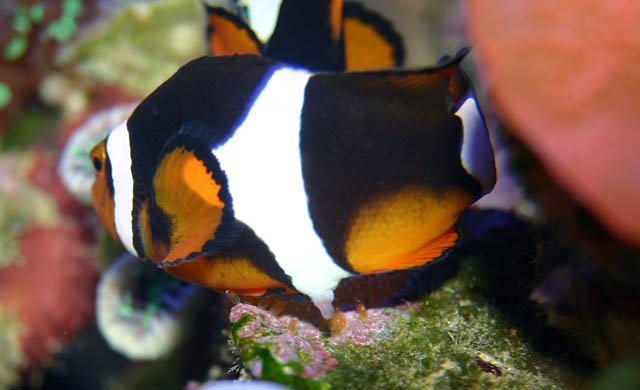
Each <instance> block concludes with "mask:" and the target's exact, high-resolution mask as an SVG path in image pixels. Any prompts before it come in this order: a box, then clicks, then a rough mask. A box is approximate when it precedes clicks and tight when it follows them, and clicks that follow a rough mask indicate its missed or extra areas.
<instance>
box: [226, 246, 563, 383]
mask: <svg viewBox="0 0 640 390" xmlns="http://www.w3.org/2000/svg"><path fill="white" fill-rule="evenodd" d="M490 273H491V271H490V269H489V270H488V269H487V268H486V267H485V266H484V264H483V263H482V262H479V261H477V259H474V258H472V257H469V258H466V259H464V260H463V261H462V263H461V264H460V269H459V271H458V273H457V274H456V275H455V276H454V277H453V278H451V279H449V280H447V281H445V282H444V283H443V284H442V285H441V286H439V287H438V288H437V289H435V290H433V291H432V292H431V293H430V294H428V295H427V296H426V297H424V298H423V299H422V300H421V301H419V302H415V303H412V304H409V305H407V306H406V307H405V306H399V307H395V308H389V309H386V310H385V311H386V312H387V313H389V314H392V315H393V316H394V321H392V323H390V325H389V334H388V337H385V338H380V339H378V340H377V341H375V342H373V343H371V344H368V345H355V344H347V345H331V344H330V343H329V339H328V338H325V337H318V338H317V339H315V340H317V341H320V342H322V343H323V344H324V345H325V348H327V349H328V350H329V352H330V353H331V357H332V358H334V359H336V360H337V362H338V364H336V365H335V366H334V368H333V370H331V371H329V372H327V373H326V375H325V376H324V377H323V378H321V379H319V380H316V381H314V382H311V383H306V382H304V381H303V380H304V379H306V378H303V377H301V376H300V372H298V370H296V369H295V367H287V365H286V364H282V363H279V362H278V361H277V360H275V358H274V357H273V356H272V355H271V352H270V347H271V346H270V345H265V344H260V343H254V342H252V341H248V340H245V339H241V338H239V337H238V334H237V332H238V330H239V329H240V328H242V327H243V326H244V325H246V324H247V323H248V322H249V321H250V320H251V319H253V317H252V316H249V315H244V316H242V317H241V318H240V320H239V321H237V322H236V323H233V324H232V325H231V333H232V338H233V340H234V341H235V342H236V343H237V344H238V346H239V347H240V348H238V349H237V350H236V351H239V352H240V358H241V361H242V362H243V364H244V365H245V367H247V369H248V367H250V365H251V364H250V363H251V362H252V359H260V360H261V362H262V364H263V372H262V373H261V375H260V378H261V379H266V380H271V381H274V382H278V383H281V384H284V385H288V386H291V387H293V388H296V389H317V388H322V389H329V388H334V389H342V388H351V389H390V390H394V389H398V390H400V389H403V390H405V389H408V390H413V389H415V390H417V389H420V390H423V389H463V388H473V389H498V388H510V389H531V388H536V389H564V388H567V385H566V384H565V383H564V382H563V381H564V379H565V378H564V377H563V374H561V373H562V372H563V369H564V368H563V367H562V366H561V364H560V363H559V362H557V361H556V360H554V359H553V358H552V357H550V356H546V355H542V354H540V353H538V352H536V351H535V348H534V344H533V343H532V340H531V338H530V337H529V335H527V334H526V332H523V331H521V330H520V329H519V328H517V327H516V325H515V324H514V323H513V321H512V320H511V318H509V317H507V316H506V315H505V314H504V312H503V311H502V310H501V309H500V308H499V307H497V306H496V305H495V303H493V302H492V301H491V299H490V298H488V297H487V296H486V295H483V294H481V293H480V292H479V291H480V290H482V288H484V287H487V286H489V285H490V283H489V282H488V280H487V277H488V276H489V275H490ZM257 332H260V330H258V331H257ZM301 355H303V354H299V356H301ZM287 368H289V372H287Z"/></svg>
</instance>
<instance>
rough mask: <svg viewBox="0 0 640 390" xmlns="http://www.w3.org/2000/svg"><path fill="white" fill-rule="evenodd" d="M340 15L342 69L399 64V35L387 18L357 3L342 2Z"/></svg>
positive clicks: (381, 67) (400, 40) (393, 66)
mask: <svg viewBox="0 0 640 390" xmlns="http://www.w3.org/2000/svg"><path fill="white" fill-rule="evenodd" d="M343 19H344V20H343V39H344V52H345V66H346V70H350V71H352V70H374V69H390V68H395V67H399V66H402V64H403V62H404V45H403V43H402V38H401V37H400V35H398V33H397V32H396V31H395V30H394V29H393V26H392V25H391V23H389V21H387V20H386V19H384V18H383V17H381V16H380V15H378V14H377V13H375V12H373V11H370V10H368V9H366V8H364V7H363V6H362V5H360V4H358V3H347V4H345V6H344V12H343Z"/></svg>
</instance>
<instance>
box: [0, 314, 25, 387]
mask: <svg viewBox="0 0 640 390" xmlns="http://www.w3.org/2000/svg"><path fill="white" fill-rule="evenodd" d="M23 331H24V330H23V326H22V324H21V323H20V320H19V319H18V318H17V316H16V315H15V314H14V313H11V312H9V311H7V310H4V309H3V308H2V307H0V351H2V354H0V389H7V388H9V386H10V385H11V384H13V383H15V382H16V381H17V379H18V377H19V375H20V372H21V371H22V370H23V369H24V367H25V366H26V363H27V362H26V359H25V356H24V353H23V352H22V347H21V345H20V338H21V336H22V333H23Z"/></svg>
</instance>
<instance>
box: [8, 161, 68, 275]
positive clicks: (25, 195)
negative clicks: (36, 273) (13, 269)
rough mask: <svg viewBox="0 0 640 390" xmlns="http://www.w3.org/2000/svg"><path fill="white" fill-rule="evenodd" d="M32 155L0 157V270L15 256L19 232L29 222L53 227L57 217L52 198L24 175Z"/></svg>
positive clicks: (29, 166)
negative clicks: (37, 188)
mask: <svg viewBox="0 0 640 390" xmlns="http://www.w3.org/2000/svg"><path fill="white" fill-rule="evenodd" d="M34 159H35V157H34V156H33V155H32V154H4V155H2V156H0V215H2V218H0V232H2V234H0V269H2V267H4V266H6V265H8V264H10V262H11V261H13V260H15V259H16V258H17V255H18V240H17V238H18V235H19V234H20V232H21V231H23V230H24V229H26V228H27V227H28V226H30V225H31V224H38V225H40V226H53V225H55V224H56V223H58V221H59V220H60V215H59V212H58V210H57V208H56V204H55V201H53V200H52V199H51V198H50V197H48V196H46V195H45V194H43V193H42V192H41V191H37V190H36V187H35V186H34V185H33V183H31V182H30V181H29V180H28V178H27V175H28V173H29V171H30V169H31V167H32V166H33V164H34Z"/></svg>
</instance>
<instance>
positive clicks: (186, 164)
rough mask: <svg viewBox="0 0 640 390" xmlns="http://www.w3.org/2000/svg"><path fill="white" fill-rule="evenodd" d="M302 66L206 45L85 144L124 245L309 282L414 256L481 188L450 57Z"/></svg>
mask: <svg viewBox="0 0 640 390" xmlns="http://www.w3.org/2000/svg"><path fill="white" fill-rule="evenodd" d="M466 53H467V51H466V50H463V51H461V52H460V53H458V54H457V55H456V56H455V57H453V58H449V59H447V60H445V61H443V62H442V63H441V64H439V65H438V66H435V67H430V68H424V69H419V70H407V71H378V72H375V71H371V72H356V73H335V74H334V73H312V72H309V71H307V70H302V69H298V68H294V67H291V66H289V65H285V64H282V63H279V62H274V61H272V60H269V59H265V58H262V57H258V56H253V55H236V56H222V57H203V58H199V59H196V60H194V61H192V62H190V63H188V64H186V65H185V66H183V67H182V68H181V69H180V70H179V71H178V72H177V73H176V74H175V75H173V76H172V77H171V78H169V79H168V80H167V81H166V82H165V83H163V84H162V85H161V86H160V87H158V88H157V89H156V90H155V91H154V92H153V93H151V94H150V95H149V96H148V97H147V98H146V99H144V100H143V101H142V102H141V103H140V105H139V106H138V107H137V108H136V110H135V111H134V112H133V114H132V115H131V117H130V118H129V119H128V120H127V121H125V122H124V123H122V124H121V125H120V126H118V127H117V128H115V129H114V130H113V131H112V132H111V133H110V134H109V135H108V136H107V138H106V139H105V140H104V141H102V142H101V143H100V144H98V145H97V146H96V147H95V148H94V149H93V151H92V152H91V159H92V161H93V165H94V167H95V170H96V172H97V177H96V181H95V183H94V185H93V190H92V191H93V200H94V203H95V207H96V210H97V211H98V214H99V216H100V218H101V220H102V222H103V223H104V225H105V226H106V228H107V230H108V231H109V232H110V233H111V234H112V235H113V236H114V237H115V238H116V239H118V240H119V241H120V242H121V243H122V244H123V245H124V246H125V248H126V249H127V250H128V251H129V252H131V253H132V254H134V255H136V256H138V257H140V258H144V259H149V260H151V261H153V262H154V263H155V264H157V265H158V266H159V267H161V268H163V269H164V270H165V271H167V272H169V273H170V274H172V275H174V276H176V277H178V278H181V279H184V280H187V281H190V282H194V283H197V284H200V285H203V286H206V287H209V288H212V289H215V290H219V291H225V290H231V291H235V292H236V293H238V294H253V295H261V294H265V293H267V292H269V291H283V290H287V291H297V292H300V293H303V294H306V295H307V296H309V297H310V298H311V300H312V301H313V303H314V304H315V305H316V306H317V307H318V309H319V310H320V312H321V313H322V315H323V316H324V317H325V318H330V317H331V316H332V315H333V312H334V309H333V306H332V300H333V290H334V289H335V288H336V286H337V285H338V283H339V282H340V280H341V279H343V278H347V277H351V276H354V275H360V274H372V273H379V272H387V271H393V270H400V269H406V268H411V267H418V266H421V265H423V264H425V263H428V262H430V261H433V260H434V259H438V258H440V257H442V256H444V255H446V253H447V251H448V250H449V249H450V248H452V247H454V245H455V243H456V241H457V240H458V234H457V233H456V222H457V220H458V217H459V215H460V213H461V212H462V211H463V210H464V209H466V208H467V207H468V206H469V205H471V204H472V203H473V202H474V201H476V200H477V199H479V198H480V197H482V196H483V195H484V194H486V193H488V192H489V191H491V189H492V188H493V186H494V183H495V179H496V176H495V166H494V157H493V151H492V146H491V142H490V139H489V136H488V132H487V128H486V125H485V122H484V119H483V116H482V113H481V112H480V109H479V107H478V104H477V102H476V98H475V96H474V93H473V89H472V87H471V85H470V83H469V80H468V79H467V77H466V76H465V74H464V73H463V72H462V70H461V69H460V67H459V65H460V62H461V61H462V59H463V57H464V56H465V55H466Z"/></svg>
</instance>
